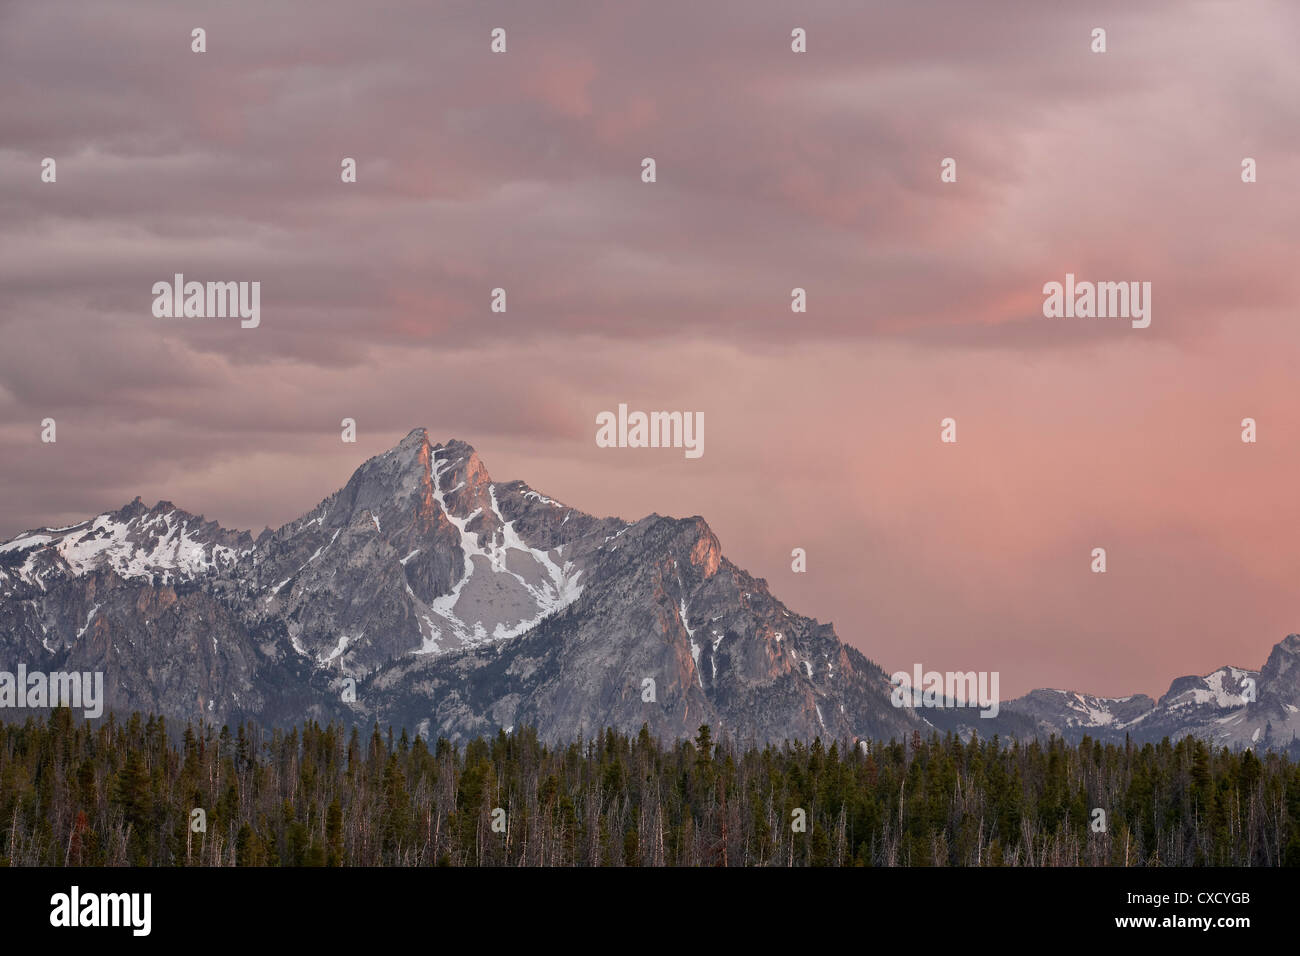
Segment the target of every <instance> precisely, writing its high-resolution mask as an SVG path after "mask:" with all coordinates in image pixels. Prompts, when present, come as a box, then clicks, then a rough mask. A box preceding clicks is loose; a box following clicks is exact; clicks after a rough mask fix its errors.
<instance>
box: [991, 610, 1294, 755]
mask: <svg viewBox="0 0 1300 956" xmlns="http://www.w3.org/2000/svg"><path fill="white" fill-rule="evenodd" d="M1003 711H1004V712H1010V713H1012V714H1023V715H1025V716H1028V717H1030V718H1032V719H1033V720H1034V721H1035V722H1036V723H1038V725H1039V726H1040V727H1041V728H1042V729H1043V730H1046V731H1047V732H1050V733H1056V734H1058V735H1060V736H1062V737H1065V738H1066V739H1067V740H1071V741H1077V740H1078V739H1079V738H1081V737H1083V736H1084V735H1087V736H1090V737H1092V738H1093V739H1095V740H1102V741H1121V742H1122V741H1123V740H1124V738H1125V736H1126V735H1127V736H1129V737H1131V738H1133V739H1135V740H1138V741H1158V740H1160V739H1162V738H1164V737H1170V738H1178V737H1184V736H1187V735H1188V734H1191V735H1193V736H1196V737H1201V738H1204V739H1205V740H1207V741H1209V742H1212V743H1214V744H1217V745H1220V746H1227V747H1260V748H1268V749H1278V750H1291V751H1296V750H1298V749H1300V747H1297V743H1296V741H1297V734H1300V634H1290V635H1288V636H1287V637H1286V638H1285V639H1284V640H1282V641H1281V642H1280V643H1278V644H1277V645H1275V646H1274V647H1273V650H1272V651H1271V652H1270V654H1269V656H1268V660H1267V661H1266V662H1265V664H1264V666H1263V667H1262V668H1261V669H1260V670H1257V671H1253V670H1247V669H1245V668H1241V667H1220V668H1219V669H1218V670H1215V671H1212V672H1210V673H1209V674H1206V675H1204V676H1190V677H1179V678H1177V679H1176V680H1174V682H1173V683H1172V684H1170V685H1169V690H1168V691H1166V692H1165V694H1164V695H1163V696H1162V697H1161V698H1160V699H1159V700H1158V701H1153V700H1152V699H1151V698H1150V697H1147V696H1145V695H1142V694H1139V695H1137V696H1135V697H1123V698H1108V697H1091V696H1088V695H1085V694H1079V693H1075V692H1072V691H1063V690H1035V691H1032V692H1030V693H1029V694H1026V695H1025V696H1024V697H1020V698H1017V699H1015V700H1011V701H1008V702H1007V703H1006V704H1004V705H1003Z"/></svg>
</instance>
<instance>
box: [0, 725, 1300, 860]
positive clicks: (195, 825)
mask: <svg viewBox="0 0 1300 956" xmlns="http://www.w3.org/2000/svg"><path fill="white" fill-rule="evenodd" d="M1099 811H1100V812H1099ZM0 864H4V865H10V866H65V865H67V866H103V865H109V866H122V865H135V866H519V865H527V866H1183V865H1228V866H1278V865H1285V866H1295V865H1298V864H1300V767H1298V766H1297V765H1295V764H1293V763H1291V762H1290V761H1289V760H1288V759H1287V758H1286V757H1283V756H1279V755H1276V754H1271V753H1270V754H1265V755H1264V756H1263V757H1262V758H1260V757H1258V756H1256V755H1255V754H1254V753H1252V752H1251V751H1248V750H1247V751H1243V752H1238V753H1232V752H1229V751H1228V750H1226V749H1214V748H1212V747H1209V746H1207V745H1206V744H1205V743H1204V742H1201V741H1198V740H1195V739H1193V738H1186V739H1184V740H1182V741H1180V742H1178V743H1171V742H1169V741H1168V740H1165V741H1163V742H1162V743H1160V744H1159V745H1152V744H1146V745H1144V746H1141V747H1138V746H1134V745H1132V744H1129V745H1126V746H1116V745H1113V744H1107V745H1102V744H1100V743H1098V742H1095V741H1090V740H1087V739H1085V740H1084V741H1083V742H1082V743H1081V744H1080V745H1079V746H1069V745H1066V744H1065V743H1063V742H1062V741H1060V740H1059V739H1055V738H1054V739H1052V740H1050V741H1048V742H1045V743H1040V742H1037V741H1033V742H1029V743H1027V744H1026V743H1012V744H1011V745H1009V746H1007V745H1005V744H1001V743H999V741H998V740H997V738H996V737H995V738H993V739H992V740H990V741H980V740H978V739H973V740H969V741H963V740H961V739H960V738H959V737H956V736H953V735H947V736H945V737H942V738H940V737H939V736H938V735H937V734H935V735H932V736H931V737H930V738H929V739H928V740H927V739H922V738H921V737H920V736H919V735H914V736H913V738H912V739H911V740H910V741H907V742H891V743H889V744H872V745H858V746H852V745H848V744H842V743H834V742H833V743H831V744H830V746H829V747H827V746H824V745H823V744H822V742H821V741H814V742H813V743H812V744H811V745H808V744H803V743H789V744H786V745H785V746H783V747H766V748H763V749H758V748H754V747H749V748H740V747H736V746H734V745H732V744H731V743H729V742H728V741H726V740H725V739H724V740H723V741H722V742H720V743H718V744H715V743H714V741H713V740H712V735H711V733H710V730H709V728H708V727H707V726H706V727H701V728H700V733H699V736H698V737H697V738H696V739H695V740H694V741H682V742H678V743H675V744H673V745H672V746H664V745H661V744H660V743H659V742H658V741H656V740H654V739H652V738H651V736H650V734H649V733H648V732H647V731H646V730H645V729H644V728H642V730H641V732H640V734H638V735H636V736H631V737H629V736H626V735H623V734H619V733H615V732H613V731H606V732H604V733H601V734H599V735H598V736H597V737H596V738H595V739H593V740H588V741H582V742H578V743H574V744H570V745H568V746H562V747H550V746H547V745H545V744H543V743H542V742H541V741H539V740H538V738H537V736H536V734H535V733H534V732H533V731H531V730H528V729H521V730H518V731H516V732H515V733H513V734H506V733H504V732H501V733H498V734H497V735H496V736H495V737H492V738H487V739H480V740H475V741H472V742H470V743H469V744H468V745H467V746H464V747H461V748H458V747H455V746H453V745H452V744H450V743H449V742H447V741H446V740H438V741H435V742H434V743H433V744H432V747H430V746H429V745H427V744H426V742H425V741H424V740H423V739H421V738H418V737H417V738H416V739H414V740H412V739H410V738H409V737H408V736H407V734H406V733H405V732H402V733H401V734H400V735H399V736H398V738H397V739H394V737H393V732H392V730H391V729H390V730H388V731H387V732H384V733H381V732H380V730H379V728H378V727H375V728H374V729H373V730H372V731H371V733H370V734H369V735H366V736H363V735H362V734H361V733H360V732H359V731H358V730H357V729H355V728H352V729H350V730H349V729H344V728H341V727H336V726H329V727H321V726H319V725H317V724H308V725H306V726H304V727H301V728H297V729H294V730H292V731H289V732H287V733H286V732H284V731H280V730H277V731H274V732H272V733H266V732H263V731H261V730H258V729H256V728H253V727H250V726H243V725H241V726H239V727H237V728H236V729H235V731H234V732H233V733H232V732H231V731H230V730H229V729H227V728H222V729H221V730H220V731H217V730H216V729H215V728H213V727H211V726H206V725H202V726H199V727H197V728H195V727H187V728H186V729H185V731H184V734H183V736H182V737H180V738H179V740H177V739H173V737H172V736H170V735H169V728H168V727H167V725H166V724H165V722H164V721H163V720H162V719H161V718H154V717H149V718H147V719H146V718H143V717H142V716H140V715H139V714H136V715H134V716H132V717H131V719H130V720H129V721H128V722H126V723H125V724H123V723H121V722H119V721H116V720H114V719H113V718H112V717H111V716H110V717H109V718H108V719H106V720H105V721H103V722H102V723H101V724H100V725H99V726H98V727H92V726H91V725H90V724H88V723H80V722H77V721H74V719H73V717H72V716H71V714H70V712H69V711H67V710H57V711H54V712H53V714H52V715H51V716H50V717H49V718H48V719H46V720H43V721H41V720H36V719H31V720H29V721H28V722H27V723H26V724H24V725H21V726H19V725H14V724H9V725H0Z"/></svg>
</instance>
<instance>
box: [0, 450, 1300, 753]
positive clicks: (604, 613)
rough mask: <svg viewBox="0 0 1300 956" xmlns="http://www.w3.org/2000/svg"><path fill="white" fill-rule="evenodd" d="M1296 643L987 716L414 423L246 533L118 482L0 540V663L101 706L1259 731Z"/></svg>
mask: <svg viewBox="0 0 1300 956" xmlns="http://www.w3.org/2000/svg"><path fill="white" fill-rule="evenodd" d="M1298 658H1300V636H1297V635H1291V636H1289V637H1287V638H1286V639H1285V640H1284V641H1282V642H1281V643H1280V644H1278V645H1277V646H1276V647H1275V648H1274V649H1273V652H1272V654H1271V655H1270V656H1269V659H1268V661H1267V663H1265V665H1264V666H1263V668H1262V669H1261V670H1259V671H1247V670H1242V669H1240V668H1232V667H1225V668H1221V669H1220V670H1218V671H1215V672H1214V673H1212V674H1210V675H1207V676H1205V677H1184V678H1179V679H1178V680H1176V681H1174V683H1173V685H1172V686H1171V687H1170V690H1169V692H1168V693H1167V694H1165V695H1164V696H1163V697H1162V698H1161V699H1160V701H1159V702H1154V701H1152V700H1151V699H1150V698H1149V697H1145V696H1141V695H1139V696H1136V697H1129V698H1122V699H1112V698H1099V697H1091V696H1088V695H1084V694H1078V693H1073V692H1069V691H1056V690H1036V691H1033V692H1032V693H1030V694H1028V695H1026V696H1024V697H1022V698H1019V699H1017V700H1013V701H1008V702H1005V703H1003V704H1002V707H1001V711H1000V713H999V715H998V716H997V717H996V718H990V719H981V718H978V717H977V716H976V713H977V712H976V711H973V710H971V709H967V708H949V709H935V708H922V709H911V708H896V707H894V706H893V705H892V704H891V703H890V691H891V690H892V689H893V688H892V686H891V685H890V683H889V678H888V676H887V675H886V674H885V672H884V671H882V670H881V669H880V668H879V667H878V666H877V665H875V664H874V663H872V662H871V661H870V660H868V659H867V658H866V657H864V656H863V655H862V654H861V653H860V652H858V651H857V650H855V649H854V648H852V647H849V646H847V645H846V644H844V643H843V642H841V641H840V640H839V638H838V637H837V636H836V634H835V631H834V629H833V628H832V627H831V626H830V625H825V624H819V623H818V622H817V621H814V620H812V619H810V618H806V617H802V616H800V615H797V614H794V613H792V612H791V611H789V610H788V609H787V608H786V607H785V606H784V605H783V604H781V602H780V601H778V600H777V599H776V598H775V597H774V596H773V595H772V594H771V592H770V591H769V590H768V587H767V583H766V582H765V581H763V580H762V579H759V578H754V577H751V576H750V575H749V574H747V573H746V572H745V571H743V570H742V569H740V568H738V567H736V566H735V565H734V564H732V563H731V562H730V561H728V560H727V558H726V557H724V556H723V554H722V549H721V546H720V545H719V543H718V539H717V538H716V537H715V536H714V534H713V532H712V531H711V530H710V529H709V526H708V525H707V524H706V523H705V521H704V519H702V518H699V517H693V518H685V519H676V518H666V517H661V516H659V515H651V516H649V517H646V518H642V519H641V520H639V521H636V522H632V523H629V522H625V521H622V520H619V519H616V518H596V517H593V516H591V515H588V514H585V513H583V512H581V511H578V510H576V509H574V508H570V507H568V506H567V505H564V504H561V503H560V502H558V501H556V500H554V499H552V498H549V497H547V496H545V495H542V494H540V493H539V492H537V491H534V490H532V489H531V488H529V487H528V486H527V485H526V484H524V483H523V482H520V481H512V482H509V483H505V484H496V483H494V482H493V481H492V479H491V478H490V477H489V475H488V472H487V469H486V468H485V467H484V465H483V463H482V461H481V460H480V459H479V457H478V455H477V454H476V453H475V451H474V449H473V448H471V447H470V446H469V445H467V444H465V443H464V442H460V441H451V442H448V443H446V444H433V443H432V442H431V441H430V439H429V436H428V434H427V432H426V431H425V430H424V429H416V430H415V431H413V432H411V433H410V434H409V435H407V437H406V438H405V439H404V440H403V441H402V442H401V443H400V444H398V445H397V446H396V447H395V448H393V449H391V450H390V451H388V452H386V453H384V454H382V455H379V456H377V457H375V458H372V459H370V460H369V461H367V462H365V463H364V464H363V465H362V466H361V467H360V468H358V469H357V471H356V472H355V473H354V474H353V475H352V477H351V479H350V480H349V481H348V483H347V485H346V486H345V487H344V488H343V489H342V490H341V491H339V492H337V493H335V494H334V495H331V496H330V497H329V498H327V499H325V500H324V501H322V502H321V503H320V504H318V505H317V506H316V507H315V508H313V509H312V510H311V511H309V512H308V513H307V514H305V515H303V516H302V517H300V518H298V519H297V520H295V521H292V522H290V523H289V524H286V525H285V526H283V527H282V528H280V529H278V530H276V531H271V530H270V529H268V530H266V531H264V532H263V533H262V534H261V535H259V536H258V537H257V538H256V539H254V538H253V537H252V535H250V534H248V533H247V532H234V531H228V530H226V529H224V528H222V527H220V526H219V525H217V524H216V523H215V522H211V521H206V520H204V519H203V517H202V516H195V515H192V514H189V513H187V512H185V511H183V510H181V509H179V508H177V507H175V506H174V505H172V504H171V503H170V502H166V501H163V502H159V503H158V504H157V505H155V506H154V507H152V508H150V507H147V506H146V505H144V504H143V503H142V502H141V501H140V499H138V498H137V499H136V500H135V501H133V502H131V503H130V504H128V505H126V506H125V507H124V508H122V509H120V510H118V511H115V512H110V513H107V514H101V515H98V516H96V517H93V518H88V519H87V520H85V521H82V522H80V523H78V524H75V525H72V526H69V527H64V528H42V529H37V530H35V531H29V532H25V533H23V534H21V535H19V536H17V537H16V538H13V539H11V540H10V541H8V542H6V543H4V544H3V545H0V671H4V670H9V671H13V670H14V669H15V668H16V667H17V665H18V664H20V663H21V664H23V665H25V667H26V669H27V670H28V671H29V672H31V671H46V672H49V671H71V670H78V671H101V672H103V673H104V675H105V694H106V697H107V700H106V707H107V708H109V709H112V710H114V711H116V712H118V713H119V714H121V713H129V712H131V711H134V710H139V711H146V712H148V711H151V712H154V713H160V714H164V715H166V716H167V717H168V719H169V720H172V721H179V722H185V721H187V720H198V719H200V718H202V719H204V720H207V721H210V722H213V723H217V724H222V723H233V722H236V721H238V720H242V719H253V720H256V721H258V722H259V723H261V724H263V725H271V724H274V725H290V724H294V723H298V722H301V721H303V720H307V719H313V720H318V721H322V722H324V721H329V720H342V721H345V722H348V723H362V724H369V723H370V722H371V721H378V722H379V723H380V724H381V725H392V726H394V727H405V728H407V729H408V730H410V731H412V732H419V733H422V734H424V735H426V736H432V737H436V736H445V737H448V738H451V739H453V740H464V739H466V738H468V737H472V736H477V735H483V734H495V733H496V732H497V731H498V730H501V729H504V730H507V731H509V730H511V729H513V728H514V727H516V726H522V725H525V724H526V725H531V726H535V727H537V728H538V730H539V732H540V733H541V735H542V736H543V737H545V738H547V739H550V740H556V741H559V740H572V739H576V738H577V737H578V736H579V735H582V736H592V735H594V734H595V733H596V732H597V731H598V730H599V729H601V728H604V727H616V728H619V729H622V730H625V731H630V732H635V731H637V730H638V729H639V728H640V727H641V726H642V724H647V725H648V726H649V728H650V731H651V733H653V734H655V735H657V736H661V737H665V738H674V737H684V736H693V735H694V734H695V732H696V729H697V728H698V727H699V725H700V724H704V723H708V724H710V725H712V726H713V728H714V732H715V734H717V733H726V734H730V735H731V736H733V737H735V738H737V739H738V740H741V741H751V740H753V741H758V742H768V741H770V742H780V741H782V740H785V739H787V738H788V739H804V740H811V739H812V738H814V737H818V736H820V737H822V738H823V739H831V738H834V739H838V740H844V741H851V740H855V739H884V740H888V739H890V738H903V737H910V736H911V734H912V733H913V732H914V731H920V732H921V733H922V734H927V733H929V732H930V730H931V729H933V728H940V729H952V730H957V731H960V732H963V733H968V732H969V731H970V730H972V729H974V730H977V731H978V732H979V733H980V735H981V736H983V737H988V736H991V735H992V734H993V733H1000V734H1002V735H1004V736H1009V737H1015V738H1026V737H1030V736H1034V735H1042V736H1046V735H1047V734H1051V733H1056V734H1058V735H1063V736H1066V737H1067V738H1071V739H1077V738H1079V737H1082V736H1083V735H1085V734H1087V735H1090V736H1092V737H1093V738H1100V739H1103V740H1112V739H1113V740H1121V741H1122V740H1123V739H1124V737H1125V736H1126V735H1127V736H1129V737H1131V738H1132V739H1134V740H1137V741H1149V740H1158V739H1160V738H1161V737H1164V736H1171V737H1174V736H1181V735H1183V734H1188V733H1191V734H1196V735H1198V736H1202V737H1206V738H1208V739H1211V740H1213V741H1214V742H1215V743H1217V744H1223V745H1227V746H1257V747H1274V748H1280V749H1285V748H1288V747H1290V746H1291V745H1292V743H1293V741H1294V739H1295V733H1296V730H1297V729H1300V706H1297V705H1298V704H1300V670H1297V669H1296V661H1297V659H1298ZM1248 678H1249V679H1251V680H1253V681H1254V683H1255V699H1254V700H1253V701H1250V700H1247V699H1245V698H1244V697H1243V690H1244V688H1245V687H1247V686H1248V685H1247V684H1246V680H1247V679H1248ZM1247 696H1248V694H1247ZM25 717H26V713H25V712H24V711H22V710H17V709H10V708H2V707H0V719H7V720H14V719H18V720H21V719H25Z"/></svg>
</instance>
